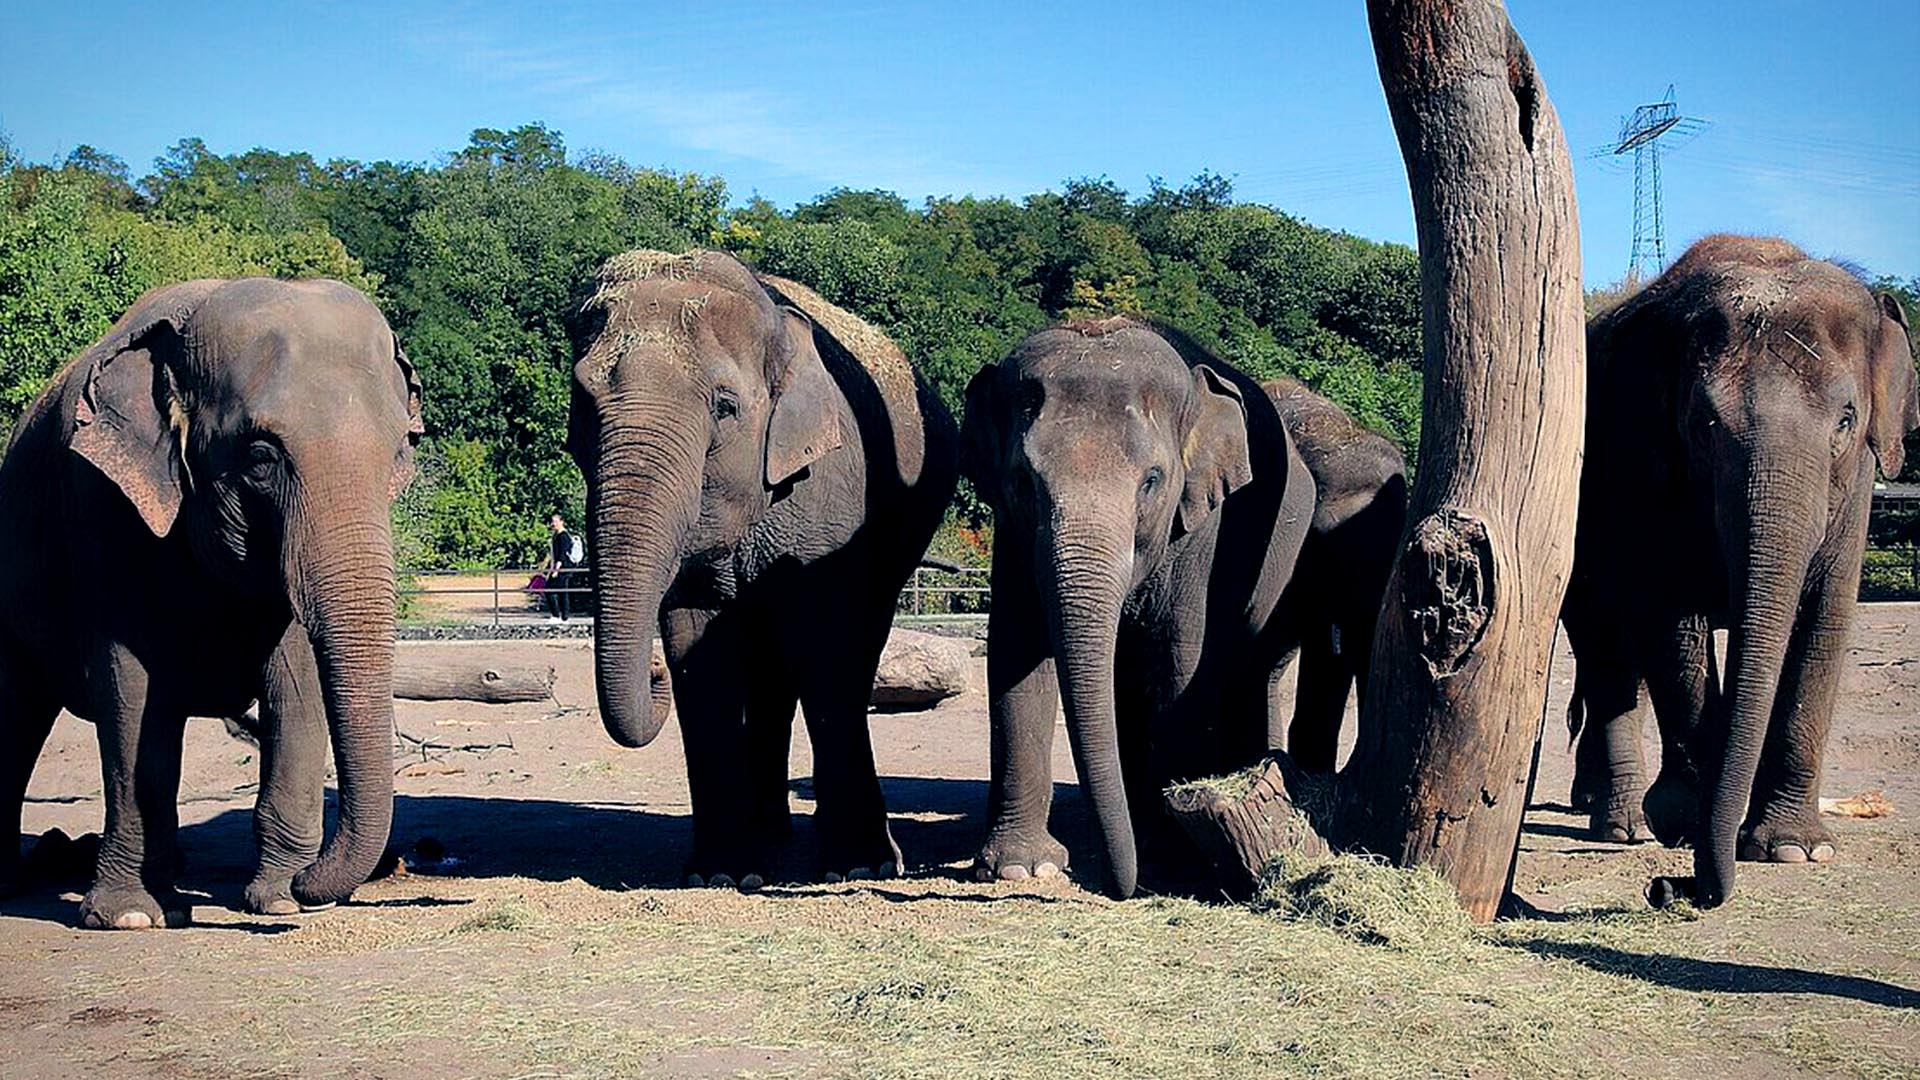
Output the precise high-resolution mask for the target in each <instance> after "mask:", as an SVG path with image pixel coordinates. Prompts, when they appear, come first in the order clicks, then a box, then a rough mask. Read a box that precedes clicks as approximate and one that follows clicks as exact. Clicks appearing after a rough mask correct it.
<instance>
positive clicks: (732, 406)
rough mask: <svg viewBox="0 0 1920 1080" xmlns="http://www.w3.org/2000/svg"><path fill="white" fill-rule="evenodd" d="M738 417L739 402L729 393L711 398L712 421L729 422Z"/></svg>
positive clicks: (722, 393) (723, 392)
mask: <svg viewBox="0 0 1920 1080" xmlns="http://www.w3.org/2000/svg"><path fill="white" fill-rule="evenodd" d="M739 415H740V402H739V401H738V400H736V399H735V398H734V396H733V395H732V394H730V393H726V392H725V391H722V392H720V393H717V394H715V395H714V396H713V419H714V420H715V421H716V422H718V421H721V420H731V419H732V418H734V417H736V416H739Z"/></svg>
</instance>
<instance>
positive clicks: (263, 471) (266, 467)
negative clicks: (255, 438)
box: [246, 442, 280, 483]
mask: <svg viewBox="0 0 1920 1080" xmlns="http://www.w3.org/2000/svg"><path fill="white" fill-rule="evenodd" d="M279 467H280V451H279V450H278V449H276V448H275V447H274V445H273V444H272V443H269V442H255V443H254V444H252V445H251V446H249V447H247V463H246V474H247V479H248V480H251V481H254V482H255V483H265V482H267V481H268V480H271V479H273V474H274V471H275V470H276V469H278V468H279Z"/></svg>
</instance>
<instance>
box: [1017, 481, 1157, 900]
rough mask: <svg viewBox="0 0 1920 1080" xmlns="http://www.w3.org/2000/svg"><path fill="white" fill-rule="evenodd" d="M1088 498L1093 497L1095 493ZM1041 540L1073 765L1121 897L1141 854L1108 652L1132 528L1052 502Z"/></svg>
mask: <svg viewBox="0 0 1920 1080" xmlns="http://www.w3.org/2000/svg"><path fill="white" fill-rule="evenodd" d="M1087 504H1088V505H1098V500H1088V502H1087ZM1040 548H1041V550H1040V551H1039V552H1038V553H1037V554H1038V555H1039V558H1038V559H1037V560H1036V563H1037V565H1039V566H1040V567H1041V568H1042V569H1041V572H1040V575H1039V576H1040V579H1041V580H1040V582H1039V583H1038V584H1039V586H1040V589H1041V592H1042V595H1043V596H1044V597H1045V599H1046V608H1047V612H1048V622H1049V626H1048V630H1049V632H1050V633H1051V635H1052V640H1053V651H1054V659H1055V663H1056V664H1057V666H1058V668H1059V677H1060V695H1061V699H1062V703H1063V704H1064V705H1065V707H1066V714H1067V735H1068V737H1069V739H1070V740H1071V742H1072V745H1073V761H1074V767H1075V768H1076V769H1077V770H1079V773H1080V782H1081V784H1083V785H1084V786H1085V787H1086V789H1087V795H1088V799H1089V800H1090V801H1091V803H1092V804H1093V816H1094V820H1095V821H1096V822H1097V823H1098V825H1099V828H1100V838H1101V840H1102V841H1103V843H1104V844H1105V846H1106V855H1107V874H1108V887H1109V889H1110V891H1111V892H1112V893H1113V895H1115V896H1116V897H1119V898H1122V899H1124V898H1126V897H1128V896H1131V895H1132V894H1133V890H1134V887H1135V885H1136V884H1137V883H1138V880H1139V862H1138V855H1137V853H1136V851H1135V848H1134V836H1133V820H1132V818H1131V816H1130V814H1129V811H1128V806H1127V792H1126V785H1125V782H1124V778H1123V777H1122V775H1121V771H1120V740H1119V730H1118V725H1117V724H1116V721H1115V716H1114V685H1113V684H1114V668H1113V656H1114V649H1115V647H1116V644H1117V640H1118V638H1119V632H1120V608H1121V605H1122V603H1123V602H1124V601H1125V599H1126V594H1127V587H1128V584H1129V582H1130V580H1131V570H1132V567H1133V537H1132V532H1131V530H1130V529H1128V528H1126V523H1124V522H1117V521H1116V522H1098V523H1085V522H1071V521H1063V520H1062V519H1061V516H1060V514H1059V513H1058V511H1057V510H1056V511H1055V512H1054V514H1053V515H1052V521H1051V523H1050V525H1049V526H1048V527H1046V528H1045V529H1044V530H1043V536H1042V538H1041V543H1040Z"/></svg>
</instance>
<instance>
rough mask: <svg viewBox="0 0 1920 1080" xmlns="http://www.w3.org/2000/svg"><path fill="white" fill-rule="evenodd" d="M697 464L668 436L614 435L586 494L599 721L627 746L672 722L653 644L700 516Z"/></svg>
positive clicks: (694, 452)
mask: <svg viewBox="0 0 1920 1080" xmlns="http://www.w3.org/2000/svg"><path fill="white" fill-rule="evenodd" d="M699 461H700V456H699V453H698V448H697V447H691V446H682V445H679V443H677V442H675V441H674V440H673V438H672V437H671V435H668V434H656V433H654V432H647V433H644V434H642V433H636V432H630V431H623V430H619V429H609V430H608V431H607V432H606V433H605V434H604V435H603V437H602V440H601V446H600V453H599V458H598V461H597V463H596V467H595V470H594V471H595V477H594V483H593V484H592V485H591V486H590V488H589V490H588V492H587V503H588V505H587V519H588V527H589V529H590V533H591V537H592V544H591V546H590V549H589V554H590V557H591V561H592V564H593V578H594V594H593V595H594V601H593V604H594V608H593V610H594V647H593V662H594V676H595V680H594V681H595V683H596V684H597V686H598V689H599V698H600V720H601V723H603V724H604V725H605V726H606V729H607V734H609V735H611V736H612V737H613V739H614V741H615V742H617V743H619V744H620V745H622V746H630V747H640V746H645V745H647V744H648V743H650V742H652V741H653V740H654V737H655V736H657V735H659V734H660V728H661V725H662V724H663V723H664V722H665V720H666V716H667V710H666V709H664V708H661V707H660V704H661V703H660V702H659V701H657V695H658V694H659V693H660V688H661V687H662V686H664V681H663V680H658V679H656V678H654V677H653V676H652V673H651V670H650V664H651V661H652V658H653V638H654V633H655V631H656V630H657V628H658V626H659V623H660V603H661V600H662V598H664V597H665V596H666V592H667V589H668V588H669V587H671V586H672V584H673V579H674V577H675V576H676V575H677V574H678V573H679V570H680V562H681V559H682V558H683V556H684V552H683V550H682V548H683V545H684V543H685V537H686V535H687V533H688V532H689V530H691V528H692V526H693V522H694V519H695V517H696V516H697V515H698V513H699V510H700V490H701V478H700V471H699Z"/></svg>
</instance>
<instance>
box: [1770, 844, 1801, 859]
mask: <svg viewBox="0 0 1920 1080" xmlns="http://www.w3.org/2000/svg"><path fill="white" fill-rule="evenodd" d="M1773 861H1774V862H1778V863H1803V862H1806V861H1807V849H1806V848H1803V847H1801V846H1800V845H1799V844H1775V845H1774V846H1773Z"/></svg>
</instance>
